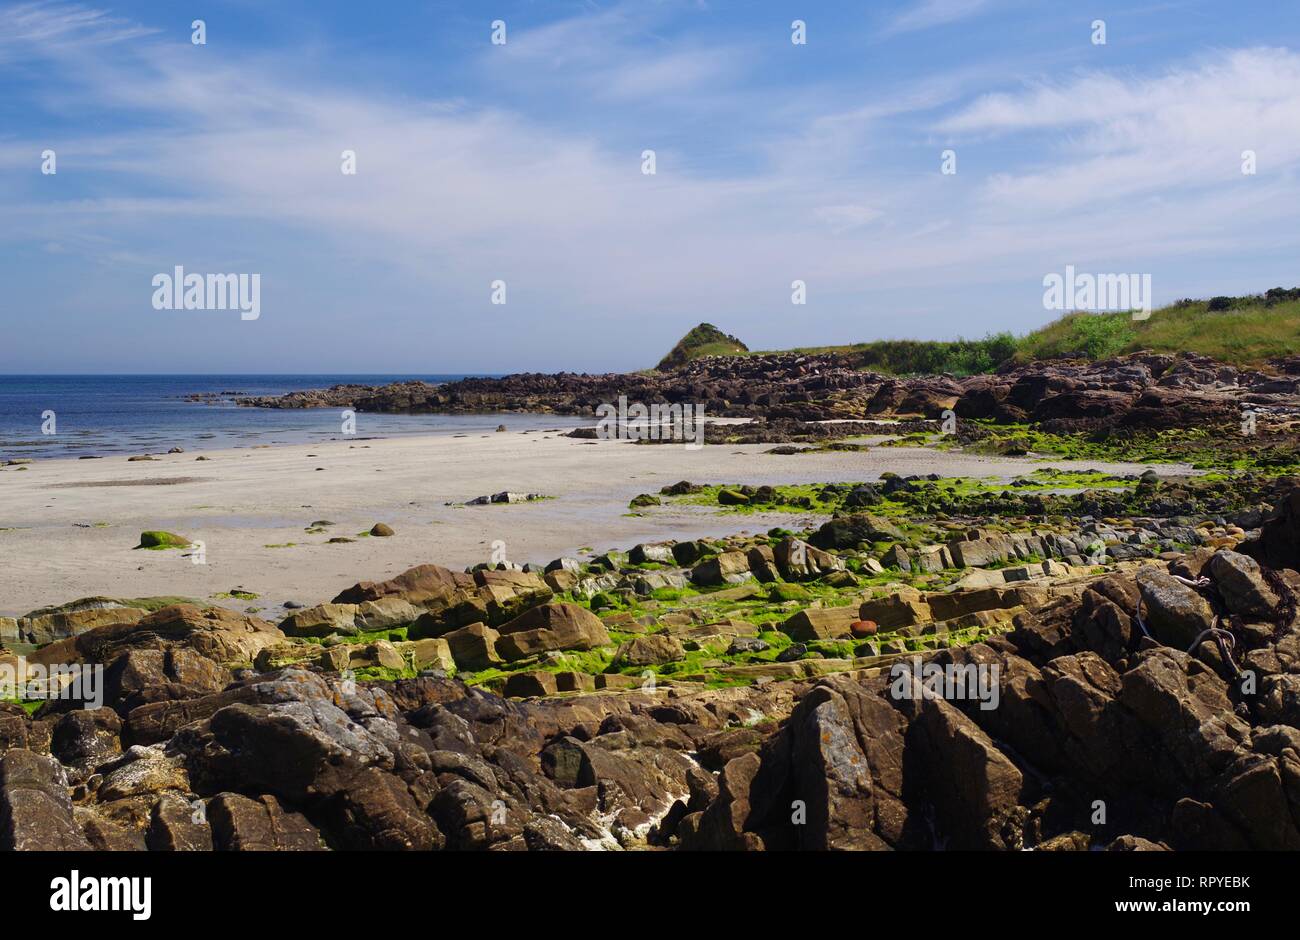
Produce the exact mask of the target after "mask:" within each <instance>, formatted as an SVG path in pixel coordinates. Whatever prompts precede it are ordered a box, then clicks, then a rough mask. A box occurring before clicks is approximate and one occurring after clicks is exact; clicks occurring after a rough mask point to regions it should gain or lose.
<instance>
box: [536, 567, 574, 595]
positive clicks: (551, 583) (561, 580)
mask: <svg viewBox="0 0 1300 940" xmlns="http://www.w3.org/2000/svg"><path fill="white" fill-rule="evenodd" d="M543 580H544V581H545V582H546V586H547V587H549V588H550V589H551V590H552V591H554V592H555V593H556V594H563V593H565V592H566V591H571V590H573V587H574V585H576V584H577V583H578V576H577V575H576V574H574V573H573V572H572V571H563V570H560V571H548V572H546V574H545V575H544V576H543Z"/></svg>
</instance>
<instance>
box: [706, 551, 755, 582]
mask: <svg viewBox="0 0 1300 940" xmlns="http://www.w3.org/2000/svg"><path fill="white" fill-rule="evenodd" d="M753 576H754V575H753V572H751V571H750V570H749V557H748V556H747V555H746V554H745V553H744V552H723V553H722V554H720V555H715V556H714V557H713V558H707V559H705V560H704V561H702V562H700V563H699V564H698V565H696V566H695V567H694V568H692V569H691V580H692V581H694V582H695V583H696V584H700V585H706V586H708V585H718V584H740V583H741V582H742V581H748V580H749V579H750V578H752V577H753Z"/></svg>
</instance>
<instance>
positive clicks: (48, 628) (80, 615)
mask: <svg viewBox="0 0 1300 940" xmlns="http://www.w3.org/2000/svg"><path fill="white" fill-rule="evenodd" d="M145 614H146V611H144V610H142V609H140V608H138V607H127V606H126V605H124V604H122V603H120V602H119V601H116V600H114V599H113V598H111V597H83V598H81V599H80V600H76V601H72V602H71V603H68V604H60V605H59V606H57V607H45V608H42V609H40V610H34V611H32V612H30V613H28V614H27V615H26V616H24V617H20V618H18V632H19V633H20V634H21V635H22V637H23V638H24V639H25V640H26V641H27V642H28V643H35V644H38V645H44V644H46V643H52V642H54V641H55V640H62V639H66V638H67V637H72V636H77V635H79V634H82V633H85V632H86V631H87V630H93V629H94V628H95V627H103V626H108V625H111V624H130V623H136V622H138V621H140V620H143V619H144V617H145Z"/></svg>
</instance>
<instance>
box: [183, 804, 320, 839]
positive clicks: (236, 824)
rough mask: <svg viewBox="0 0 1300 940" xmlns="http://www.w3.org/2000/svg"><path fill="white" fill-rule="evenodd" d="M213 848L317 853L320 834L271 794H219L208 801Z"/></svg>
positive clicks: (299, 814)
mask: <svg viewBox="0 0 1300 940" xmlns="http://www.w3.org/2000/svg"><path fill="white" fill-rule="evenodd" d="M207 818H208V821H209V822H210V823H211V826H212V841H213V847H214V848H216V849H217V850H218V851H226V852H319V851H322V850H324V848H325V846H324V845H323V844H322V843H321V838H320V833H319V832H318V831H317V829H316V827H315V826H313V825H312V824H311V823H310V822H308V821H307V817H305V816H303V815H302V814H301V813H294V812H286V811H285V809H284V807H283V806H282V805H281V804H280V801H279V800H277V799H276V798H275V797H273V796H270V795H266V794H264V795H262V796H260V797H258V798H257V799H250V798H249V797H246V796H241V795H240V794H238V793H222V794H219V795H218V796H216V797H214V798H213V799H212V800H211V801H209V802H208V806H207Z"/></svg>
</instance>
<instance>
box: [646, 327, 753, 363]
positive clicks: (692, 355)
mask: <svg viewBox="0 0 1300 940" xmlns="http://www.w3.org/2000/svg"><path fill="white" fill-rule="evenodd" d="M748 353H749V347H748V346H746V345H745V344H744V343H742V342H741V341H740V340H738V339H736V337H734V336H728V335H727V334H726V333H724V332H722V330H720V329H718V328H717V327H716V326H714V325H713V324H712V323H701V324H700V325H699V326H697V327H694V328H693V329H691V331H690V332H689V333H687V334H686V335H685V336H683V337H682V338H681V339H680V340H678V341H677V345H676V346H674V347H673V348H672V349H671V350H670V351H669V353H668V355H666V356H664V357H663V358H662V359H660V360H659V365H657V366H655V368H656V369H658V370H659V371H660V372H665V371H667V370H669V369H678V368H681V367H682V366H684V365H686V363H688V362H690V361H691V360H692V359H699V358H700V357H701V356H744V355H747V354H748Z"/></svg>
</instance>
